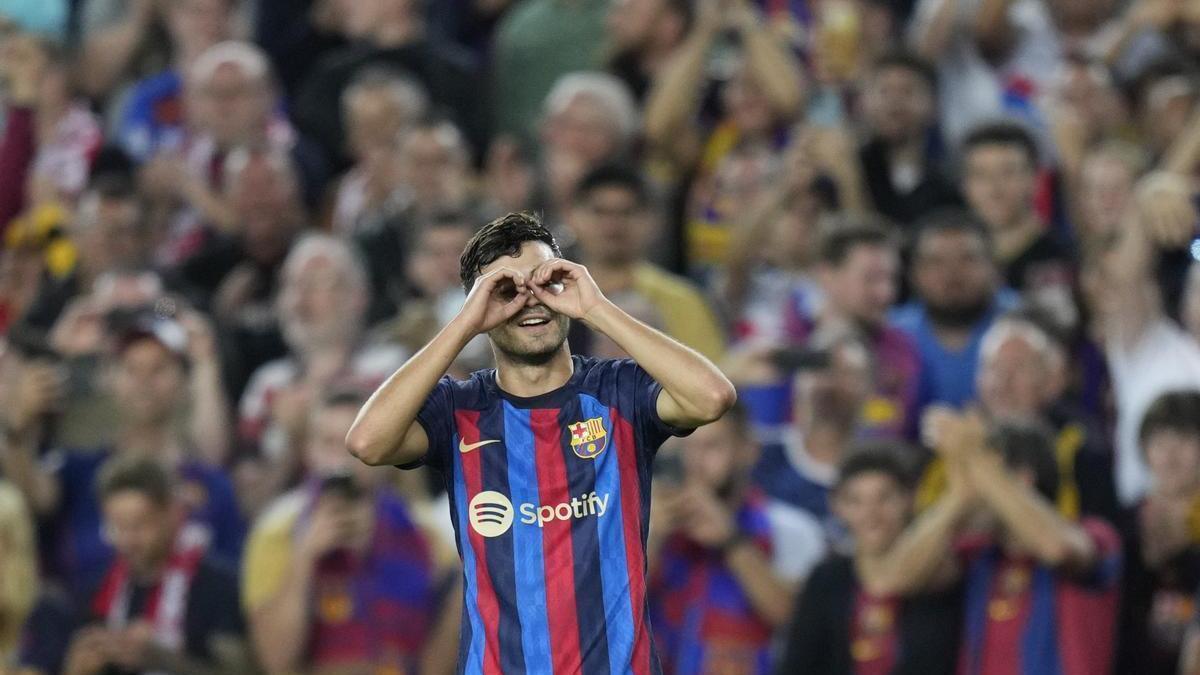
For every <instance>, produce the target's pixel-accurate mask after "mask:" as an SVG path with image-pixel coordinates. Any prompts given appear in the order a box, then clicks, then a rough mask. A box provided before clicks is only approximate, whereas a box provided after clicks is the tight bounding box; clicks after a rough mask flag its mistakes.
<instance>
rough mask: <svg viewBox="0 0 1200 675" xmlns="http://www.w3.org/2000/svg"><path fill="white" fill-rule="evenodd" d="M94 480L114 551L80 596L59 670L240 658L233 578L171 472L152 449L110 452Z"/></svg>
mask: <svg viewBox="0 0 1200 675" xmlns="http://www.w3.org/2000/svg"><path fill="white" fill-rule="evenodd" d="M94 489H95V491H96V493H97V500H98V501H99V503H100V504H101V506H102V508H103V512H104V530H105V532H106V533H107V536H108V537H109V538H110V539H111V541H112V545H113V548H114V549H115V550H116V557H115V559H114V561H113V562H112V564H111V566H109V567H108V569H107V571H106V572H105V575H104V578H103V580H102V581H101V583H100V585H99V586H97V587H96V589H95V590H94V591H93V592H92V593H90V594H89V595H88V596H86V597H87V598H88V600H87V601H86V602H87V605H86V606H87V616H88V619H89V625H87V626H84V627H82V628H80V629H79V631H78V632H77V633H76V634H75V636H74V637H73V638H72V641H71V646H70V648H69V649H68V651H67V655H66V665H65V666H64V672H65V673H68V675H97V674H99V673H110V672H116V673H138V672H146V671H149V672H155V671H165V672H195V670H194V669H197V668H207V669H210V670H211V669H217V670H220V671H224V672H236V671H238V670H240V669H244V668H246V667H247V666H248V665H249V663H250V661H249V659H248V655H247V651H246V647H245V641H244V633H245V624H244V620H243V618H242V611H241V608H240V607H239V606H238V597H237V578H236V576H235V574H234V572H233V571H232V569H231V568H230V567H228V566H226V565H224V564H222V563H219V562H217V561H215V560H214V559H213V558H212V557H211V556H209V555H208V554H207V552H206V544H205V540H204V538H203V537H199V538H197V537H195V536H194V531H192V530H190V529H189V528H188V527H187V526H186V525H185V524H184V520H185V516H184V508H185V507H183V505H182V504H181V503H180V500H179V498H178V495H177V492H176V485H175V483H174V482H173V481H172V479H171V475H170V474H169V473H168V472H167V471H166V470H165V469H164V468H163V467H162V466H161V465H160V464H159V463H158V462H156V461H155V460H153V459H151V458H120V459H114V460H112V461H110V462H109V463H107V464H105V466H104V468H103V470H101V472H100V473H99V475H98V476H96V481H95V487H94Z"/></svg>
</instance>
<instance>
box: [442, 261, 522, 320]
mask: <svg viewBox="0 0 1200 675" xmlns="http://www.w3.org/2000/svg"><path fill="white" fill-rule="evenodd" d="M529 296H530V293H529V285H528V284H527V283H526V281H525V275H524V274H521V273H520V272H518V271H516V270H514V269H511V268H508V267H501V268H499V269H496V270H492V271H491V272H488V273H487V274H485V275H483V276H481V277H479V278H477V279H475V285H474V286H472V287H471V292H470V293H468V294H467V301H466V302H465V303H463V308H462V309H461V310H459V312H458V317H459V319H460V320H462V321H464V322H465V323H466V325H467V326H468V327H469V328H470V329H471V332H472V334H479V333H486V332H488V331H490V330H491V329H493V328H495V327H496V326H499V325H500V324H502V323H504V322H505V321H508V320H509V319H511V318H513V317H514V316H516V315H517V313H518V312H520V311H521V309H522V308H523V307H525V303H527V302H528V301H529Z"/></svg>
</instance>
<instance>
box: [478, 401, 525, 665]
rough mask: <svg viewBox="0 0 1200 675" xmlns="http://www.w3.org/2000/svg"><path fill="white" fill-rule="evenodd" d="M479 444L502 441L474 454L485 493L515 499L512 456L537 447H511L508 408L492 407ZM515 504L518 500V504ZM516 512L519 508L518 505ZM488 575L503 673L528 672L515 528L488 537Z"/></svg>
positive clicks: (515, 522)
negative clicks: (519, 607)
mask: <svg viewBox="0 0 1200 675" xmlns="http://www.w3.org/2000/svg"><path fill="white" fill-rule="evenodd" d="M479 440H480V441H485V440H500V441H502V442H501V443H493V444H491V445H485V446H483V447H480V448H478V449H476V450H472V452H477V453H480V457H479V459H481V460H482V464H481V468H482V471H481V473H482V487H483V490H494V491H496V492H499V493H500V494H502V495H506V496H511V495H512V491H511V490H510V489H509V484H508V453H509V452H514V453H515V452H530V453H532V452H533V447H532V446H531V447H528V448H518V447H510V444H511V442H512V440H511V439H509V438H507V437H506V436H505V434H504V407H503V406H502V405H494V406H489V407H488V408H487V409H486V410H484V411H481V413H480V416H479ZM514 501H515V500H514ZM513 508H514V509H516V508H519V506H518V505H517V504H516V503H514V504H513ZM513 516H514V517H513V526H514V527H516V526H519V525H520V522H519V518H520V515H519V514H516V513H514V514H513ZM484 546H485V547H486V550H487V558H486V560H487V571H488V576H489V577H491V581H492V590H493V592H494V593H495V594H496V601H497V605H498V607H499V610H500V625H499V627H498V630H497V637H498V639H499V641H500V669H501V670H502V671H503V672H505V673H521V672H525V655H524V650H523V649H522V648H521V621H520V618H519V617H518V614H517V607H516V597H517V581H516V574H515V572H514V570H513V535H512V528H509V531H508V532H505V533H504V534H502V535H500V536H498V537H485V538H484Z"/></svg>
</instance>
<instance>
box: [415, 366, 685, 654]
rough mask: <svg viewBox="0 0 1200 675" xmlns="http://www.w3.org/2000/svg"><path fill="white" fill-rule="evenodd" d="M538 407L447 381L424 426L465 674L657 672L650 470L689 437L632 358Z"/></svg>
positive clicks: (483, 386)
mask: <svg viewBox="0 0 1200 675" xmlns="http://www.w3.org/2000/svg"><path fill="white" fill-rule="evenodd" d="M572 361H573V366H574V372H573V373H572V375H571V378H570V380H568V382H567V383H566V384H565V385H563V386H562V387H560V388H558V389H556V390H554V391H552V392H549V393H547V394H543V395H541V396H537V397H533V398H522V397H517V396H513V395H511V394H508V393H506V392H504V391H502V390H501V389H500V387H499V386H498V384H497V382H496V373H495V371H494V370H486V371H479V372H477V373H475V374H474V375H472V376H471V377H470V378H469V379H467V380H463V381H456V380H453V379H451V378H449V377H446V378H443V379H442V380H441V381H440V382H439V383H438V384H437V386H436V387H435V388H434V390H433V392H431V393H430V395H429V398H428V399H427V400H426V402H425V404H424V406H423V407H422V408H421V411H420V413H419V414H418V415H417V421H418V422H419V423H420V424H421V426H422V427H423V428H424V429H425V433H426V434H427V435H428V436H429V452H428V454H427V455H426V456H425V458H424V459H423V460H422V463H424V464H427V465H429V466H431V467H433V468H435V469H438V470H439V471H441V473H442V476H443V478H444V480H445V483H446V488H447V491H448V492H449V496H450V512H451V519H452V520H453V522H454V529H455V532H456V534H457V543H458V551H459V555H460V556H461V558H462V562H463V583H464V594H463V595H464V607H463V621H462V631H461V640H460V647H459V666H458V670H459V672H460V673H487V674H489V675H490V674H492V673H585V674H588V675H591V674H597V675H598V674H599V673H606V674H607V673H637V674H638V675H642V674H646V673H657V672H659V670H660V668H659V664H658V658H657V655H656V654H655V653H654V647H653V642H652V640H651V637H650V626H649V623H648V620H647V601H646V578H645V577H646V555H645V550H646V532H647V527H648V524H649V512H650V464H651V461H652V460H653V457H654V453H655V451H656V450H657V448H658V447H659V446H660V445H661V444H662V443H663V441H665V440H666V439H667V437H668V436H671V435H683V434H685V433H687V430H685V429H679V428H675V427H672V426H670V425H668V424H666V423H665V422H663V420H662V419H660V418H659V416H658V413H657V408H656V401H657V399H658V394H659V392H660V391H661V387H660V386H659V384H658V383H657V382H655V381H654V379H653V378H651V377H650V375H649V374H648V373H647V372H646V371H645V370H643V369H642V368H641V367H640V366H638V365H637V364H636V363H634V362H633V361H631V360H628V359H625V360H610V359H591V358H583V357H578V356H576V357H573V358H572Z"/></svg>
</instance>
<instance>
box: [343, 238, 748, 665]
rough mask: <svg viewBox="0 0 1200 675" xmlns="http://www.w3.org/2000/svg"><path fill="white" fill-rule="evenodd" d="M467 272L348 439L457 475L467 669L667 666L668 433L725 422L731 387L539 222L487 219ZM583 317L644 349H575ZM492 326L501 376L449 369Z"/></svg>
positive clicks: (373, 456) (625, 344)
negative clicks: (656, 590)
mask: <svg viewBox="0 0 1200 675" xmlns="http://www.w3.org/2000/svg"><path fill="white" fill-rule="evenodd" d="M460 272H461V276H462V281H463V286H464V287H465V288H467V289H470V290H469V293H468V295H467V300H466V304H465V305H464V306H463V309H462V311H461V312H460V313H459V314H458V315H457V316H456V317H455V318H454V319H453V320H451V321H450V323H449V324H447V325H446V327H445V328H443V329H442V330H441V331H440V332H439V333H438V335H437V336H436V337H435V338H434V339H433V340H432V341H431V342H430V343H429V344H428V345H426V346H425V348H423V349H422V350H421V351H419V352H418V353H417V354H416V355H415V356H413V357H412V358H411V359H410V360H409V361H408V362H407V363H405V364H404V365H403V366H402V367H401V368H400V369H399V370H398V371H396V373H395V374H393V375H392V376H391V377H390V378H389V379H388V380H387V381H386V382H385V383H384V384H383V385H382V386H380V388H379V389H378V390H377V391H376V392H375V393H374V394H373V395H372V396H371V398H370V399H369V400H368V401H367V403H366V405H365V406H363V409H362V410H361V411H360V412H359V415H358V418H357V419H356V420H355V423H354V426H353V427H352V428H351V429H350V432H349V434H347V436H346V443H347V446H348V447H349V449H350V452H351V453H353V454H354V455H355V456H356V457H358V458H359V459H360V460H362V461H364V462H366V463H368V464H377V465H379V464H393V465H398V466H401V467H412V466H417V465H420V464H425V465H428V466H431V467H434V468H436V469H438V470H440V471H441V472H442V474H443V476H444V478H445V481H446V486H447V490H448V492H449V494H450V504H451V517H452V519H453V521H454V527H455V530H456V532H457V536H458V548H459V554H460V555H461V557H462V560H463V575H464V580H463V581H464V586H463V587H464V598H465V600H464V604H465V608H464V612H463V622H462V630H461V639H460V644H459V672H465V673H500V672H505V673H601V672H604V673H609V672H627V673H639V674H641V673H654V672H659V664H658V659H657V657H656V655H655V654H654V653H653V646H652V643H651V639H650V630H649V624H648V622H647V619H646V616H647V607H646V583H645V572H646V557H645V545H646V533H647V528H648V521H649V506H650V463H651V460H652V458H653V456H654V452H655V450H656V449H657V448H658V446H659V445H660V444H661V443H662V442H663V441H665V440H666V439H667V437H668V436H671V435H684V434H687V433H688V432H689V431H690V430H691V429H694V428H696V427H698V426H701V425H704V424H707V423H709V422H712V421H714V420H716V419H718V418H720V417H721V415H722V414H724V413H725V411H726V410H727V409H728V408H729V407H730V406H731V405H733V402H734V400H735V398H736V394H735V392H734V389H733V385H732V384H730V382H729V381H728V380H727V379H726V378H725V377H724V376H723V375H722V374H721V373H720V371H719V370H717V368H716V367H715V366H714V365H713V364H712V363H710V362H709V361H708V360H707V359H705V358H704V357H702V356H700V355H699V354H697V353H696V352H694V351H692V350H690V349H688V348H687V347H684V346H683V345H681V344H680V343H678V342H676V341H674V340H672V339H671V338H669V337H667V336H665V335H663V334H662V333H659V332H657V331H655V330H653V329H651V328H649V327H647V326H646V325H644V324H642V323H639V322H638V321H636V320H635V319H633V318H632V317H630V316H629V315H628V314H626V313H624V312H623V311H621V310H620V309H618V308H617V306H616V305H614V304H613V303H612V302H610V301H609V300H608V299H607V298H605V297H604V295H603V294H602V293H601V292H600V290H599V289H598V288H597V286H596V283H595V282H594V281H593V280H592V278H591V276H590V275H589V274H588V271H587V269H586V268H584V267H583V266H581V265H577V264H575V263H572V262H569V261H567V260H564V259H563V258H562V257H561V256H560V252H559V249H558V245H557V244H556V243H555V241H554V237H553V236H552V235H551V234H550V232H549V231H548V230H547V229H546V228H545V227H543V226H542V225H541V223H540V222H539V221H538V220H537V218H535V217H533V216H530V215H526V214H510V215H507V216H504V217H502V218H499V219H497V220H495V221H493V222H491V223H489V224H488V225H486V226H485V227H484V228H483V229H481V230H480V231H479V232H478V233H477V234H476V235H475V236H474V237H473V238H472V239H471V241H470V242H469V243H468V244H467V248H466V250H465V251H464V252H463V255H462V259H461V261H460ZM572 319H574V320H577V321H583V322H584V323H585V324H586V325H587V326H588V327H589V328H590V329H592V330H594V331H598V332H600V333H602V334H604V335H606V336H607V337H609V338H610V339H612V340H613V341H614V342H615V343H616V344H617V345H618V346H619V347H621V349H622V350H623V351H625V352H626V353H628V354H630V355H631V356H632V359H624V360H603V359H587V358H581V357H578V356H572V355H571V352H570V350H569V348H568V346H567V344H566V336H567V327H568V324H569V322H570V321H571V320H572ZM479 333H487V335H488V337H489V338H490V340H491V344H492V349H493V352H494V354H495V357H496V364H497V367H496V369H495V370H486V371H479V372H476V373H475V374H473V375H472V376H471V377H470V378H469V379H467V380H465V381H455V380H453V379H450V378H448V377H443V373H445V372H446V369H447V368H449V367H450V364H451V362H452V361H453V360H454V359H455V357H456V356H457V355H458V353H459V351H460V350H461V349H462V348H463V346H464V345H466V344H467V343H468V342H469V341H470V340H471V338H473V337H475V336H476V335H477V334H479ZM414 422H416V424H414Z"/></svg>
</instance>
